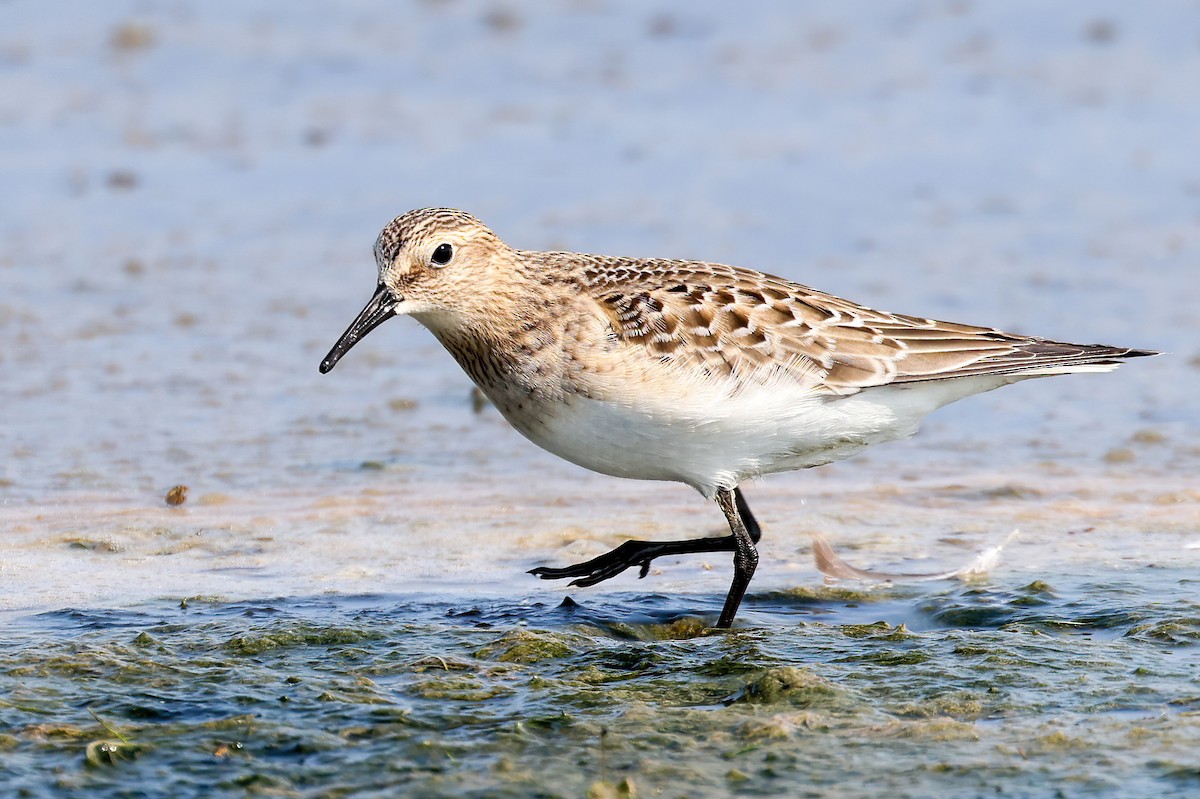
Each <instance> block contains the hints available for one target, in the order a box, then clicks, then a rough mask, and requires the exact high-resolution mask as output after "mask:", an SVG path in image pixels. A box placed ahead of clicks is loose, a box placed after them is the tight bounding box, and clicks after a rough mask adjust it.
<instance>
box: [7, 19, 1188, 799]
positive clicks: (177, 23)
mask: <svg viewBox="0 0 1200 799" xmlns="http://www.w3.org/2000/svg"><path fill="white" fill-rule="evenodd" d="M46 8H47V7H46V6H45V4H42V3H35V2H9V3H6V4H4V5H3V9H2V11H0V16H3V18H4V24H2V25H0V165H2V166H3V174H4V180H3V188H2V189H0V337H2V338H3V340H4V342H5V343H4V346H2V347H0V374H2V375H3V378H2V379H0V586H2V587H0V612H2V613H3V621H4V631H3V633H2V634H0V635H2V636H3V638H2V639H0V643H3V646H2V647H0V674H2V675H3V676H2V677H0V681H2V682H3V684H2V685H0V771H2V772H3V775H2V779H3V785H4V786H5V789H7V792H8V793H19V792H21V791H24V792H26V794H27V795H34V796H42V795H47V794H49V793H53V792H57V793H59V794H63V795H85V794H86V795H89V796H136V795H153V794H155V792H156V791H157V792H160V793H162V794H166V795H173V796H188V795H196V796H202V795H209V794H210V793H211V786H213V785H220V786H222V788H223V789H225V790H228V791H229V792H231V793H235V794H236V793H266V794H271V793H278V794H282V795H296V796H336V795H339V794H343V795H344V794H348V793H352V792H357V793H356V795H358V794H361V795H371V794H372V793H375V794H377V795H380V796H391V795H395V794H396V793H397V791H399V790H401V789H402V788H405V787H411V790H412V792H413V793H416V794H420V795H444V796H460V795H472V794H474V795H479V796H492V795H503V794H507V795H513V796H536V795H548V796H549V795H553V796H580V795H584V794H586V793H587V792H588V791H589V790H593V792H594V794H595V795H597V796H605V795H614V794H615V795H621V794H622V791H623V792H624V793H630V790H629V789H628V786H626V788H622V787H621V784H622V781H623V780H629V781H631V782H630V784H632V786H633V788H632V790H633V792H635V793H636V794H637V795H640V796H649V795H659V794H661V795H665V796H709V795H711V796H720V795H726V794H728V793H730V792H733V793H738V794H746V795H775V796H802V795H806V793H807V794H811V795H816V796H821V795H835V794H836V795H839V796H841V795H860V794H865V795H884V794H888V795H912V796H926V795H930V794H936V793H944V794H949V795H956V796H971V795H982V794H985V793H986V794H993V793H996V792H1000V793H1004V794H1007V795H1022V796H1041V795H1045V796H1052V795H1065V796H1073V795H1084V794H1087V795H1107V796H1126V795H1172V794H1177V795H1190V794H1193V793H1194V792H1195V791H1196V789H1197V787H1198V783H1200V776H1198V775H1200V759H1198V758H1197V755H1196V754H1195V753H1196V752H1197V751H1200V734H1198V733H1200V730H1198V728H1197V715H1196V714H1197V703H1198V702H1200V698H1198V697H1200V690H1198V689H1197V685H1198V684H1200V683H1198V678H1200V673H1198V672H1197V666H1196V665H1195V664H1196V663H1197V662H1200V661H1198V659H1197V656H1196V654H1197V644H1198V640H1197V636H1198V634H1200V633H1198V624H1200V622H1198V619H1200V610H1198V609H1197V602H1198V601H1200V590H1198V586H1197V583H1196V579H1197V578H1196V575H1197V574H1200V489H1198V488H1197V482H1196V477H1195V476H1196V474H1197V473H1198V472H1200V435H1198V432H1200V405H1198V404H1197V403H1196V401H1195V397H1196V396H1200V343H1198V342H1200V313H1197V310H1196V309H1197V308H1200V279H1198V275H1200V271H1198V270H1197V266H1196V265H1197V263H1198V262H1200V166H1198V165H1197V161H1196V158H1195V141H1196V132H1197V128H1198V127H1200V116H1198V115H1197V112H1196V106H1195V102H1194V99H1195V87H1196V86H1198V85H1200V11H1197V9H1196V7H1195V5H1194V4H1189V3H1183V2H1180V3H1162V4H1156V5H1154V6H1153V7H1134V6H1133V5H1131V4H1126V3H1119V2H1115V1H1114V2H1079V3H1058V4H1055V5H1054V6H1053V7H1046V6H1045V4H1040V3H1033V2H1028V3H1026V2H1010V3H1004V4H974V3H966V2H960V1H959V0H947V2H915V1H914V2H888V3H883V4H872V7H871V8H870V9H869V10H868V9H866V8H858V7H857V6H853V5H850V4H839V5H831V4H819V5H817V4H791V3H789V4H784V3H779V4H772V3H762V4H754V5H753V6H751V7H748V8H747V9H745V10H744V12H740V13H739V17H738V19H737V20H736V22H731V21H730V20H729V18H728V16H727V13H726V12H725V8H724V6H723V5H722V4H717V3H691V4H688V5H687V7H686V8H683V7H678V6H675V5H667V4H663V5H654V6H647V5H646V4H643V3H609V2H603V0H601V1H600V2H584V3H567V4H562V5H560V6H556V7H555V8H554V9H553V10H543V11H540V12H539V13H536V14H535V13H533V12H532V11H529V10H527V9H524V8H523V7H521V6H518V5H516V4H513V5H497V6H488V7H481V6H476V5H472V4H468V3H461V2H423V3H417V4H414V5H411V6H406V7H404V8H403V9H400V10H397V9H396V7H394V6H393V5H390V4H380V3H376V2H370V1H369V0H361V1H360V2H355V3H342V4H337V5H336V7H335V6H332V5H331V6H328V7H322V8H317V7H313V8H301V7H297V6H295V5H294V4H293V5H292V6H286V7H285V6H280V5H278V4H274V3H265V2H264V3H236V4H235V3H214V2H205V3H198V2H191V0H175V1H174V2H170V3H158V2H142V1H140V0H139V1H138V2H133V1H131V2H111V3H104V4H95V3H82V2H80V3H74V4H71V3H68V4H66V5H65V6H64V5H63V4H58V10H57V11H56V12H55V13H50V12H49V11H47V10H46ZM64 16H69V17H70V19H71V20H72V24H71V25H64V24H62V19H63V18H64ZM443 204H444V205H451V206H456V207H461V208H464V209H466V210H469V211H472V212H473V213H475V214H477V215H478V216H480V217H481V218H482V219H483V220H484V221H485V222H487V223H488V224H490V225H491V226H492V227H494V228H495V229H496V231H497V232H498V233H499V234H500V235H501V236H502V237H504V238H505V239H507V240H508V241H510V242H511V243H513V244H514V245H516V246H520V247H526V248H569V249H575V250H582V251H595V252H609V253H618V254H633V255H661V256H674V257H690V258H703V259H711V260H717V261H723V262H731V263H739V264H745V265H748V266H753V267H757V268H760V269H764V270H766V271H770V272H773V273H776V274H780V275H783V276H785V277H788V278H791V279H795V280H798V281H800V282H803V283H807V284H810V285H814V286H816V287H818V288H821V289H825V290H829V291H833V292H836V293H839V294H843V295H845V296H849V297H852V298H854V299H857V300H861V301H864V302H866V303H868V304H871V305H873V306H876V307H881V308H888V309H893V310H896V311H901V312H911V313H919V314H927V315H931V316H935V317H939V318H948V319H957V320H962V321H967V322H976V323H983V324H996V325H999V326H1001V327H1005V328H1009V329H1014V330H1017V331H1021V332H1030V333H1036V334H1041V335H1045V336H1048V337H1053V338H1062V339H1067V340H1079V341H1106V342H1111V343H1116V344H1125V345H1131V346H1141V347H1151V348H1156V349H1162V350H1164V351H1166V352H1168V353H1169V355H1168V356H1166V357H1162V358H1156V359H1152V360H1146V359H1143V360H1140V361H1138V362H1134V363H1130V364H1128V365H1127V366H1126V367H1124V368H1122V369H1121V371H1119V372H1118V373H1116V374H1110V375H1095V376H1087V375H1085V376H1075V377H1066V378H1061V379H1060V378H1055V379H1052V380H1045V381H1034V382H1032V383H1025V384H1022V385H1018V386H1013V387H1010V388H1006V389H1004V390H1002V391H999V392H995V393H993V394H989V395H984V396H981V397H976V398H971V399H969V400H967V401H964V402H962V403H959V404H957V405H955V406H952V407H950V408H946V409H944V410H943V411H940V412H939V413H937V414H935V415H934V416H933V417H931V418H930V419H929V420H928V422H927V424H926V426H925V429H924V430H923V431H922V432H921V433H920V435H919V436H918V437H917V438H916V439H914V440H912V441H907V442H899V443H896V444H893V445H888V446H886V447H879V448H877V449H875V450H872V451H871V452H869V453H867V454H865V455H863V456H861V457H858V458H855V459H853V460H851V461H847V462H844V463H839V464H835V465H832V466H829V467H824V468H821V469H817V470H813V471H811V472H808V473H804V474H791V475H778V476H775V477H772V478H771V479H769V480H764V481H760V482H756V483H754V484H751V485H748V486H747V487H746V493H747V496H748V498H749V501H750V503H751V505H752V507H753V508H754V510H755V513H756V514H757V516H758V518H759V520H760V521H761V522H762V525H763V528H764V539H763V542H762V545H761V547H760V549H761V552H762V562H761V565H760V568H759V573H758V574H757V575H756V578H755V581H754V584H753V585H752V588H751V594H750V596H749V597H748V599H747V603H746V605H745V607H744V609H743V613H742V615H741V616H739V623H740V625H741V628H740V629H738V630H736V631H734V632H732V633H730V634H727V635H715V636H709V635H702V634H700V633H701V632H702V629H703V625H702V623H701V621H698V619H699V620H703V621H707V622H711V621H712V620H713V618H715V615H716V613H717V612H718V611H719V604H720V601H721V599H722V597H723V595H724V591H725V589H726V588H727V586H728V580H729V565H728V563H727V562H726V561H724V560H723V559H702V558H689V559H682V560H666V561H660V562H656V563H655V568H654V569H653V570H652V573H651V574H650V575H649V576H648V577H647V578H646V579H645V580H643V581H638V580H637V579H636V577H635V575H633V574H626V575H622V576H621V577H618V578H616V579H615V580H613V581H612V582H609V583H606V584H603V585H601V586H597V587H595V588H592V589H586V590H575V589H569V588H566V587H565V586H562V585H559V584H551V583H541V582H538V581H535V580H534V579H533V578H531V577H529V576H528V575H526V574H525V570H527V569H529V568H530V567H532V566H537V565H564V564H567V563H571V562H574V561H577V560H581V559H585V558H589V557H592V556H594V555H597V554H599V553H601V552H603V551H605V550H607V549H608V548H610V547H612V546H615V545H616V544H618V543H620V542H621V541H623V540H625V539H626V538H629V537H640V538H655V539H668V538H686V537H691V536H694V535H697V534H714V535H715V534H719V533H721V532H722V530H721V524H722V522H721V517H720V514H719V513H718V512H717V510H716V508H714V507H712V506H711V505H710V504H708V503H705V502H703V501H702V500H701V499H700V498H699V497H698V496H696V495H695V493H694V492H691V491H690V490H688V489H685V488H682V487H679V486H671V485H654V484H643V483H633V482H626V481H620V480H614V479H611V478H606V477H602V476H599V475H593V474H588V473H585V472H583V471H582V470H579V469H577V468H575V467H573V466H570V465H569V464H565V463H562V462H561V461H558V460H556V459H555V458H553V457H552V456H550V455H548V454H546V453H543V452H541V451H539V450H537V449H536V448H535V447H533V446H532V445H530V444H528V442H526V441H524V440H523V439H521V438H520V436H519V435H517V434H516V433H515V432H513V431H512V430H511V429H509V428H508V427H507V426H506V425H505V424H504V422H503V421H502V420H501V419H500V418H499V417H498V416H497V415H496V413H495V412H494V411H493V410H491V409H489V408H482V409H478V408H475V407H474V406H473V403H472V399H471V395H470V386H469V383H468V381H467V379H466V378H465V377H464V376H463V375H462V374H461V373H460V372H459V371H458V369H457V367H456V366H455V365H454V364H453V362H452V361H451V360H450V359H449V358H448V357H447V356H446V355H445V353H443V352H442V351H441V350H440V348H439V347H438V346H437V344H436V343H435V342H434V341H433V340H432V338H431V337H430V336H429V335H428V334H427V333H425V332H424V331H423V330H421V329H420V328H419V327H418V326H417V325H416V324H415V323H413V322H411V320H398V321H394V322H390V323H388V325H386V326H384V327H383V328H381V329H380V330H378V331H377V332H375V333H373V334H372V336H371V338H370V339H368V340H367V341H366V342H364V343H363V344H361V345H360V346H358V347H357V348H356V349H355V350H354V352H353V353H351V355H350V356H348V357H347V358H346V359H345V361H343V362H342V363H341V364H339V366H338V368H337V370H336V371H335V372H333V373H332V374H330V375H326V376H321V375H318V373H317V369H316V367H317V364H318V362H319V361H320V359H321V357H322V356H323V355H324V354H325V352H326V351H327V350H328V348H329V346H330V345H331V344H332V342H333V341H334V339H335V338H336V337H337V335H338V334H339V333H340V332H341V331H342V330H343V329H344V328H345V326H346V325H347V324H348V323H349V321H350V319H351V318H352V317H353V315H354V314H355V313H356V312H357V311H358V309H359V308H360V307H361V305H362V303H363V302H365V301H366V299H367V297H368V296H369V294H370V290H371V287H372V285H373V279H374V273H373V265H372V263H371V262H370V246H371V242H372V241H373V239H374V236H375V235H376V233H377V232H378V230H379V228H380V227H382V225H383V224H384V223H385V222H386V221H387V220H388V219H390V218H391V217H392V216H394V215H395V214H398V213H401V212H403V211H405V210H407V209H409V208H412V207H418V206H424V205H443ZM176 485H186V486H188V489H189V490H188V493H187V500H186V502H185V503H184V504H182V505H180V506H178V507H168V506H167V505H166V504H165V502H164V498H165V496H166V495H167V493H168V491H169V490H170V489H171V488H172V487H173V486H176ZM1015 529H1019V530H1020V535H1019V536H1017V537H1016V538H1015V539H1014V540H1013V541H1012V542H1011V543H1010V544H1009V545H1008V546H1007V547H1006V548H1005V550H1004V553H1003V555H1002V557H1001V559H1000V561H999V564H998V566H997V567H996V568H995V569H993V570H992V572H991V573H990V574H988V575H987V576H986V577H985V578H983V579H982V581H980V582H974V583H965V584H964V583H957V582H942V583H917V584H910V585H897V586H892V587H871V586H862V585H858V584H856V583H849V582H848V583H836V584H833V585H829V586H826V585H825V584H824V581H823V579H822V576H821V575H820V574H819V573H818V572H817V571H816V569H815V568H814V566H813V559H812V552H811V535H812V534H813V533H817V532H819V533H821V534H822V535H824V536H825V537H826V538H827V539H828V540H829V541H830V542H831V543H832V544H833V545H834V546H835V547H836V548H837V550H838V551H839V552H840V553H841V554H842V555H843V557H845V558H846V559H847V560H848V561H850V562H851V563H853V564H855V565H858V566H867V567H871V568H875V569H880V570H885V571H896V572H938V571H944V570H946V569H952V568H954V567H956V566H958V565H961V564H962V563H965V562H967V561H969V560H970V559H971V558H972V557H973V556H974V555H975V554H976V553H978V552H980V551H981V550H983V549H986V548H987V547H990V546H994V545H996V544H998V543H1000V542H1001V541H1003V540H1005V539H1006V538H1007V537H1008V536H1009V535H1010V533H1012V532H1013V531H1014V530H1015ZM567 596H569V597H571V598H572V600H573V602H574V603H578V604H567V605H566V606H562V603H563V602H564V600H565V598H566V597H567ZM185 598H186V599H187V601H186V603H185V604H186V607H180V605H181V603H182V602H183V601H184V600H185ZM93 714H94V715H93ZM122 739H125V740H122ZM106 741H108V742H112V741H115V742H116V743H115V744H113V743H105V742H106ZM89 756H90V761H89ZM89 762H91V763H93V764H92V765H89ZM9 786H12V787H11V789H9Z"/></svg>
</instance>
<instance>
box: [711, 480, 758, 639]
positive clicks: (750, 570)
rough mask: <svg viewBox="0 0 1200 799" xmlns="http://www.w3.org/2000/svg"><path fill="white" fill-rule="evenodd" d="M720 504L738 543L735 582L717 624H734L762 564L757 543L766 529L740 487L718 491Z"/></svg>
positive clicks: (734, 559)
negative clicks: (743, 598) (763, 529)
mask: <svg viewBox="0 0 1200 799" xmlns="http://www.w3.org/2000/svg"><path fill="white" fill-rule="evenodd" d="M717 504H718V505H719V506H720V507H721V512H722V513H724V514H725V520H726V521H728V522H729V529H730V531H731V533H732V535H731V536H730V538H732V539H733V544H734V554H733V582H732V583H730V585H729V593H728V594H727V595H726V596H725V607H723V608H721V618H719V619H718V620H717V626H718V627H732V626H733V617H734V616H736V615H737V611H738V606H739V605H741V604H742V597H743V596H745V595H746V589H747V588H748V587H749V586H750V578H751V577H753V576H754V570H755V569H757V568H758V550H757V549H755V548H754V545H755V544H756V543H758V539H759V538H760V537H761V535H762V533H761V531H760V530H759V529H758V522H757V521H755V520H754V516H753V515H752V514H751V513H750V507H749V506H748V505H747V504H746V500H745V499H743V498H742V494H741V491H739V490H738V489H736V488H735V489H734V490H733V491H725V490H721V491H718V492H717Z"/></svg>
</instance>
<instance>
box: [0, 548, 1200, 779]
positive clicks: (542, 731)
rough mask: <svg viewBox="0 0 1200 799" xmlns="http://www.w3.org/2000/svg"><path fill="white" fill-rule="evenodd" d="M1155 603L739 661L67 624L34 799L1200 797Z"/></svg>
mask: <svg viewBox="0 0 1200 799" xmlns="http://www.w3.org/2000/svg"><path fill="white" fill-rule="evenodd" d="M1136 577H1137V579H1130V580H1128V581H1126V582H1123V583H1117V582H1108V581H1106V582H1105V583H1104V584H1103V585H1095V584H1089V583H1087V582H1083V581H1081V580H1080V579H1079V578H1074V579H1072V578H1066V577H1060V578H1059V581H1058V582H1057V583H1056V584H1053V585H1052V584H1050V583H1045V582H1033V583H1030V584H1027V585H1024V586H1015V585H1004V584H999V583H995V582H989V583H983V584H976V585H970V586H965V587H957V588H941V589H932V590H927V591H924V590H923V591H913V590H906V589H899V588H894V589H877V590H850V589H821V588H817V589H797V590H794V591H781V592H775V593H770V594H767V595H760V596H757V597H754V598H753V600H752V601H751V603H750V605H749V607H748V608H747V610H748V611H749V612H748V613H747V614H746V620H747V621H748V622H749V623H750V624H751V625H753V626H752V627H751V628H748V629H742V630H737V631H735V632H732V633H728V634H715V635H706V634H704V633H705V626H704V622H702V621H701V620H700V619H699V618H697V617H696V616H694V615H681V609H690V610H691V611H693V612H699V613H702V614H708V615H711V614H713V613H715V612H716V611H717V610H718V609H719V608H718V606H717V604H716V602H715V601H714V599H713V598H712V597H700V596H692V595H683V596H680V595H672V596H669V597H668V596H662V595H653V594H651V595H646V594H615V595H610V596H608V597H606V598H605V599H604V600H600V601H595V602H592V601H585V602H584V603H583V604H575V603H574V602H572V601H564V603H563V604H561V605H558V606H556V605H554V604H553V603H543V602H533V601H527V602H514V601H512V600H508V599H493V598H485V597H474V598H472V599H469V600H460V601H457V602H449V603H447V602H441V601H430V600H428V599H423V598H419V597H413V598H402V597H395V596H381V595H369V596H368V595H364V596H340V597H336V598H334V597H314V598H307V599H305V598H288V599H271V600H257V601H252V602H223V601H214V600H209V599H203V598H192V599H189V600H187V601H186V603H185V604H186V607H181V606H180V603H175V602H166V601H163V602H157V603H147V604H143V605H139V606H136V607H132V608H127V609H123V610H107V611H85V610H74V609H64V610H58V611H53V612H50V613H45V614H40V615H37V616H33V617H28V618H26V619H25V620H23V621H22V622H21V623H20V624H19V625H17V627H16V628H15V629H14V630H12V631H11V632H10V635H12V639H13V640H12V641H11V642H10V645H9V646H8V647H6V651H5V653H4V655H3V657H2V659H0V675H2V677H0V680H2V682H3V689H4V696H5V697H6V698H5V700H4V701H3V703H2V705H0V723H3V725H4V728H5V729H6V730H8V731H9V732H8V734H7V735H6V736H5V737H4V739H3V741H2V742H0V743H2V745H3V748H4V750H5V771H6V772H7V773H6V778H7V779H6V783H7V784H8V785H9V787H10V790H14V791H16V792H17V793H18V795H19V794H20V792H21V791H22V790H25V789H27V790H28V792H29V794H28V795H44V794H42V793H41V792H42V791H43V790H45V789H46V788H47V787H50V786H53V787H54V788H57V789H61V790H69V791H79V792H81V793H83V792H86V793H87V794H88V795H97V794H98V793H99V794H100V795H108V794H110V793H111V794H114V795H124V794H123V792H125V791H128V790H131V789H133V788H134V786H139V785H150V784H153V785H155V786H156V789H157V790H160V791H162V792H163V793H164V794H166V795H171V796H205V795H210V794H209V791H211V790H212V787H213V786H214V785H215V786H217V788H219V789H222V790H224V789H229V790H234V789H239V788H241V789H246V790H250V791H251V792H252V793H253V792H270V793H273V794H278V795H285V796H291V795H296V796H305V795H321V796H334V795H350V794H353V795H372V793H373V792H378V793H379V794H380V795H384V794H386V793H388V792H389V791H395V790H396V789H397V787H398V786H400V785H403V786H404V790H405V791H406V792H407V793H409V794H411V795H421V796H464V795H466V796H472V795H478V796H582V795H584V794H585V793H587V792H588V791H589V790H592V791H595V792H597V793H596V795H608V794H605V793H602V792H603V791H605V790H606V789H607V790H611V791H612V792H613V794H612V795H620V794H619V790H621V786H622V785H623V786H625V788H626V789H628V787H629V786H630V785H632V786H633V790H634V791H635V792H636V793H637V795H644V796H654V795H669V796H720V795H726V793H727V792H728V791H730V790H734V791H735V792H736V793H738V794H739V795H750V796H779V795H792V796H840V795H845V794H846V793H847V792H850V793H861V794H872V795H881V794H886V795H890V796H891V795H894V796H928V795H931V794H935V793H945V794H952V795H956V796H966V795H983V794H985V793H991V792H1000V793H1004V794H1005V795H1022V796H1043V795H1044V796H1054V795H1075V794H1084V793H1086V794H1089V795H1091V794H1096V793H1099V794H1109V793H1112V794H1114V795H1117V794H1119V795H1172V794H1178V795H1184V794H1186V793H1188V792H1191V791H1194V790H1195V788H1196V784H1197V779H1200V775H1198V774H1197V771H1196V768H1195V765H1196V763H1195V742H1196V740H1197V735H1198V734H1200V691H1198V690H1197V688H1196V680H1197V678H1198V677H1200V666H1198V665H1197V661H1196V659H1195V657H1194V652H1195V647H1196V644H1197V643H1198V642H1200V603H1197V602H1195V601H1194V600H1184V599H1176V600H1174V601H1171V602H1160V601H1154V600H1153V599H1151V597H1155V596H1156V594H1158V595H1161V594H1159V592H1162V593H1175V594H1179V593H1182V592H1189V593H1193V595H1194V588H1195V583H1196V578H1195V573H1194V571H1191V570H1188V571H1186V572H1183V571H1181V570H1178V569H1162V570H1157V571H1156V573H1155V574H1154V575H1153V576H1152V577H1151V578H1150V579H1147V575H1146V574H1145V573H1141V574H1138V575H1136ZM98 741H99V742H107V744H100V745H97V742H98ZM89 745H90V746H91V749H88V747H89ZM104 746H106V747H107V748H102V747H104ZM85 758H90V760H91V761H93V763H94V764H93V765H91V766H90V767H84V766H83V762H84V760H85Z"/></svg>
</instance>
